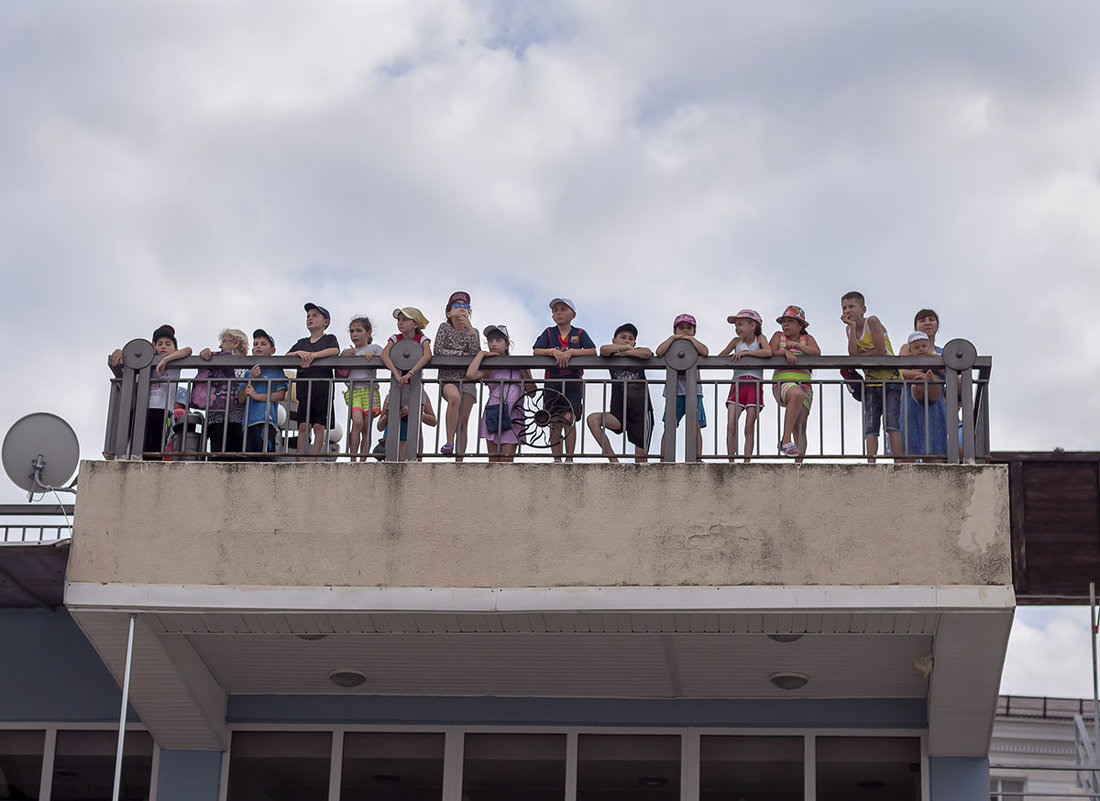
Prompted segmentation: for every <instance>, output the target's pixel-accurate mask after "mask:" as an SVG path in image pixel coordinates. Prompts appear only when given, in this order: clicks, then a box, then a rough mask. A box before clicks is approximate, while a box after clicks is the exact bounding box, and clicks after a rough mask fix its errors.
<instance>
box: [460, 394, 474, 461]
mask: <svg viewBox="0 0 1100 801" xmlns="http://www.w3.org/2000/svg"><path fill="white" fill-rule="evenodd" d="M461 395H462V400H461V401H460V403H461V406H459V410H458V433H457V434H455V437H456V439H457V441H456V442H455V461H456V462H461V461H462V454H464V453H465V452H466V434H467V431H468V430H469V427H470V410H471V409H472V408H474V402H475V401H476V400H477V398H475V397H474V396H473V395H470V394H469V393H467V392H463V393H461Z"/></svg>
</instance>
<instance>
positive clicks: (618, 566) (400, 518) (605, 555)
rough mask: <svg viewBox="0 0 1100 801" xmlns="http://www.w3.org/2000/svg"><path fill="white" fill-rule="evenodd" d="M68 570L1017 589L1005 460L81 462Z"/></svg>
mask: <svg viewBox="0 0 1100 801" xmlns="http://www.w3.org/2000/svg"><path fill="white" fill-rule="evenodd" d="M80 492H81V494H80V501H79V503H78V505H77V509H76V515H75V525H74V532H73V544H72V552H71V556H70V559H69V570H68V580H69V581H70V582H77V583H81V582H83V583H112V584H153V585H157V584H161V585H163V584H175V585H191V584H203V585H214V586H228V587H243V586H251V587H265V586H266V587H441V588H442V587H468V588H477V587H485V588H493V587H513V588H522V587H559V588H568V587H674V586H738V585H774V586H790V585H800V586H816V585H924V586H934V587H944V586H946V585H961V586H975V585H1001V586H1009V585H1011V558H1010V547H1009V526H1008V490H1007V474H1006V470H1005V468H1004V467H1001V466H988V465H980V466H947V465H944V466H931V465H921V466H910V465H901V466H887V465H874V466H871V465H805V466H802V467H800V468H796V467H794V466H792V465H750V466H744V465H685V464H675V465H646V466H634V465H602V464H577V465H569V466H563V465H545V464H514V465H487V464H462V465H455V464H451V463H424V464H377V463H374V464H345V463H320V464H214V463H209V464H206V463H201V464H200V463H189V464H180V463H154V462H147V463H142V462H90V461H89V462H84V463H82V465H81V473H80Z"/></svg>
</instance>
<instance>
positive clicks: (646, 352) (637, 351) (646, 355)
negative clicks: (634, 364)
mask: <svg viewBox="0 0 1100 801" xmlns="http://www.w3.org/2000/svg"><path fill="white" fill-rule="evenodd" d="M622 355H623V356H633V357H634V358H635V359H652V358H653V351H651V350H650V349H649V348H641V347H637V346H635V347H633V348H631V349H630V350H624V351H623V352H622Z"/></svg>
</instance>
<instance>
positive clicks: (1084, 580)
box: [992, 452, 1100, 604]
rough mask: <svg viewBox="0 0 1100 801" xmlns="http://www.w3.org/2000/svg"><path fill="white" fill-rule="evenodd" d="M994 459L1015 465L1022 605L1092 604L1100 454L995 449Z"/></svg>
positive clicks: (1013, 517)
mask: <svg viewBox="0 0 1100 801" xmlns="http://www.w3.org/2000/svg"><path fill="white" fill-rule="evenodd" d="M992 461H993V462H994V463H998V464H1007V465H1008V468H1009V470H1008V479H1009V515H1010V521H1011V532H1012V556H1013V559H1012V571H1013V583H1014V585H1015V588H1016V592H1017V595H1018V596H1019V600H1020V603H1024V604H1026V603H1062V604H1064V603H1087V602H1088V592H1089V582H1090V581H1095V582H1097V583H1098V584H1100V453H1060V452H1052V453H1007V454H1006V453H995V454H993V459H992ZM1066 596H1072V597H1069V598H1067V597H1066Z"/></svg>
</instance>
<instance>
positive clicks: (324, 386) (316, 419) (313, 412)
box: [296, 378, 333, 428]
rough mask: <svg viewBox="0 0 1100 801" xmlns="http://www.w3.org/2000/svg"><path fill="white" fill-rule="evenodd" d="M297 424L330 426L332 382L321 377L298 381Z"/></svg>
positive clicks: (331, 418)
mask: <svg viewBox="0 0 1100 801" xmlns="http://www.w3.org/2000/svg"><path fill="white" fill-rule="evenodd" d="M296 383H297V392H298V425H303V424H309V425H314V426H325V427H326V428H331V427H332V420H333V412H332V383H331V382H329V381H326V380H324V379H323V378H315V379H313V380H312V381H298V382H296Z"/></svg>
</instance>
